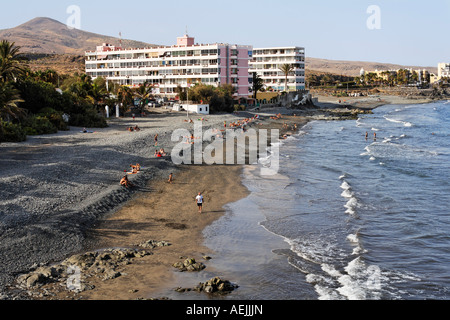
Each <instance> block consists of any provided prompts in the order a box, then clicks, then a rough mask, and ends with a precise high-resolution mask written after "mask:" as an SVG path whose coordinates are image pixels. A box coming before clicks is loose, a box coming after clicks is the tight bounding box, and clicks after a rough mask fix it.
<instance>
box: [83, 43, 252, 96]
mask: <svg viewBox="0 0 450 320" xmlns="http://www.w3.org/2000/svg"><path fill="white" fill-rule="evenodd" d="M252 51H253V47H252V46H248V45H230V44H223V43H215V44H198V43H195V39H194V38H193V37H189V36H188V35H185V36H183V37H180V38H178V39H177V44H176V45H174V46H161V47H152V48H122V47H116V46H113V45H110V44H103V45H102V46H98V47H97V49H96V51H90V52H86V74H87V75H89V76H91V77H92V78H93V79H95V78H97V77H105V78H106V79H107V80H108V81H113V82H116V83H118V84H120V85H125V86H131V87H133V86H139V85H140V84H143V83H145V82H148V83H149V84H151V85H153V86H154V93H155V94H157V95H164V96H168V97H174V96H176V88H177V87H178V86H181V87H182V88H188V87H191V86H193V85H195V84H198V83H203V84H207V85H213V86H220V85H223V84H231V85H232V86H233V87H235V89H236V94H235V98H247V97H248V96H249V90H250V83H249V76H248V74H249V62H250V59H251V56H252Z"/></svg>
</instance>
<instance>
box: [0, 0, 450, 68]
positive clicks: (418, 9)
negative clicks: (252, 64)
mask: <svg viewBox="0 0 450 320" xmlns="http://www.w3.org/2000/svg"><path fill="white" fill-rule="evenodd" d="M71 6H77V7H78V8H79V12H80V15H79V20H77V21H79V22H80V25H79V27H80V29H82V30H84V31H89V32H94V33H99V34H104V35H108V36H114V37H118V36H119V32H120V33H122V37H123V38H124V39H132V40H138V41H143V42H147V43H152V44H160V45H173V44H175V43H176V38H177V37H180V36H183V35H184V34H185V33H186V30H187V31H188V33H189V35H190V36H193V37H195V39H196V42H197V43H216V42H223V43H230V44H240V45H253V47H254V48H261V47H277V46H300V47H305V49H306V54H307V56H309V57H314V58H323V59H332V60H349V61H370V62H381V63H394V64H401V65H410V66H424V67H425V66H427V67H430V66H431V67H437V64H438V63H439V62H450V41H449V40H448V36H447V35H448V33H449V31H450V0H427V1H423V0H421V1H416V0H340V1H336V0H315V1H311V0H307V1H306V0H226V1H216V0H207V1H206V0H183V1H181V0H167V1H161V0H160V1H154V0H147V1H143V0H134V1H124V0H121V1H117V0H109V1H104V0H95V1H93V0H89V1H87V0H80V1H75V0H69V1H67V0H62V1H61V0H60V1H55V0H53V1H48V0H40V1H31V0H15V1H7V2H6V1H5V2H4V3H2V6H1V11H0V29H8V28H13V27H16V26H18V25H20V24H22V23H25V22H27V21H29V20H31V19H33V18H36V17H49V18H52V19H55V20H58V21H60V22H62V23H67V22H68V21H69V20H70V19H71V18H73V14H74V12H73V11H70V12H68V8H70V7H71ZM70 21H75V20H73V19H72V20H70ZM93 49H94V48H93Z"/></svg>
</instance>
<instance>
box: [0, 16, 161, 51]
mask: <svg viewBox="0 0 450 320" xmlns="http://www.w3.org/2000/svg"><path fill="white" fill-rule="evenodd" d="M0 39H2V40H3V39H6V40H8V41H11V42H15V43H16V45H17V46H20V47H22V52H26V53H36V54H42V53H44V54H70V55H84V54H85V52H86V51H92V50H95V48H96V47H97V46H98V45H101V44H102V43H111V44H115V45H119V41H120V39H119V38H115V37H110V36H104V35H100V34H96V33H92V32H87V31H82V30H78V29H72V30H71V29H69V28H68V27H67V26H66V25H65V24H63V23H61V22H59V21H56V20H53V19H50V18H35V19H33V20H31V21H28V22H26V23H24V24H22V25H20V26H17V27H15V28H11V29H5V30H0ZM122 46H123V47H126V48H128V47H133V48H137V47H153V46H155V45H152V44H148V43H145V42H141V41H134V40H125V39H124V40H122Z"/></svg>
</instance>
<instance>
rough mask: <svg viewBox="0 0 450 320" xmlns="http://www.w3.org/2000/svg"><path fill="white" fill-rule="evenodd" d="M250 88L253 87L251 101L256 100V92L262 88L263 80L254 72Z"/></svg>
mask: <svg viewBox="0 0 450 320" xmlns="http://www.w3.org/2000/svg"><path fill="white" fill-rule="evenodd" d="M252 87H253V99H256V96H257V94H258V91H260V90H261V89H262V88H264V82H263V79H262V78H261V77H260V76H259V74H257V73H256V72H253V83H252Z"/></svg>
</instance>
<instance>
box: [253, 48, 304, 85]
mask: <svg viewBox="0 0 450 320" xmlns="http://www.w3.org/2000/svg"><path fill="white" fill-rule="evenodd" d="M283 64H291V65H293V67H294V69H293V71H292V74H291V75H289V76H288V91H297V90H304V89H305V48H302V47H278V48H255V49H254V50H253V59H252V60H251V62H250V71H249V72H250V76H251V74H252V73H254V72H256V73H257V74H258V75H259V76H260V77H261V78H262V79H263V82H264V86H265V88H266V89H268V88H270V87H271V88H272V89H274V90H277V91H284V90H286V85H285V81H286V76H285V74H284V73H283V72H281V70H280V68H281V66H282V65H283Z"/></svg>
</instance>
